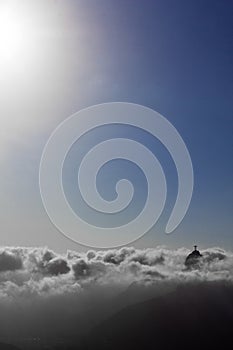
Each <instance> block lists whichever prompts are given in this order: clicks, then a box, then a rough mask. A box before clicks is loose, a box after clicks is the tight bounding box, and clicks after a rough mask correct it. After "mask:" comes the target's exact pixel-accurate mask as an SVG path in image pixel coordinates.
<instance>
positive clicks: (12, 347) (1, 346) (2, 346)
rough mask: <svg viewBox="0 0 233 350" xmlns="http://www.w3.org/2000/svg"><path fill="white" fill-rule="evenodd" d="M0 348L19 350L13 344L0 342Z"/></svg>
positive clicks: (1, 349)
mask: <svg viewBox="0 0 233 350" xmlns="http://www.w3.org/2000/svg"><path fill="white" fill-rule="evenodd" d="M0 350H20V349H19V348H17V347H16V346H14V345H10V344H5V343H0Z"/></svg>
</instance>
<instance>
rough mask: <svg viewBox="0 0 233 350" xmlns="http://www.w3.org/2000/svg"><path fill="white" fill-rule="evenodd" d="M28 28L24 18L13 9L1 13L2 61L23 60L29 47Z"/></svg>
mask: <svg viewBox="0 0 233 350" xmlns="http://www.w3.org/2000/svg"><path fill="white" fill-rule="evenodd" d="M28 39H29V38H28V33H27V28H26V27H25V25H24V22H23V18H20V16H18V15H17V13H16V11H12V10H11V8H7V7H5V8H3V9H1V13H0V54H1V60H4V61H7V62H9V61H10V62H12V61H17V60H18V59H20V58H22V56H23V55H24V54H25V50H26V48H27V45H28Z"/></svg>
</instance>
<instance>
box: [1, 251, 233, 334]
mask: <svg viewBox="0 0 233 350" xmlns="http://www.w3.org/2000/svg"><path fill="white" fill-rule="evenodd" d="M188 253H189V251H188V250H187V249H186V248H181V249H178V250H169V249H167V248H165V247H158V248H155V249H135V248H133V247H124V248H121V249H111V250H105V251H93V250H90V251H88V252H86V253H79V252H74V251H68V252H67V253H66V254H57V253H55V252H53V251H52V250H50V249H48V248H23V247H15V248H14V247H13V248H9V247H7V248H1V249H0V324H1V325H2V324H3V325H7V324H11V327H10V329H9V327H8V328H7V327H5V326H3V327H2V328H1V329H0V336H1V335H6V334H8V335H12V332H13V331H14V332H16V333H17V332H20V333H25V334H27V332H28V329H30V332H31V333H36V334H38V333H40V334H44V333H45V332H47V333H48V334H51V333H52V332H54V333H56V332H57V334H61V335H62V334H63V335H66V336H67V335H69V336H70V335H71V334H77V332H78V333H82V332H84V331H85V330H87V329H88V327H89V328H90V327H91V326H93V324H95V323H97V322H99V321H100V320H101V319H103V318H106V317H107V316H109V315H110V314H112V313H114V312H115V311H116V310H119V309H121V308H122V307H124V306H127V305H129V304H132V303H135V302H138V301H141V300H146V299H149V298H151V297H155V296H158V295H161V294H162V295H163V294H166V293H169V292H171V291H172V290H174V289H176V288H177V287H179V286H180V285H193V284H199V283H200V284H201V283H209V282H210V283H213V282H214V283H215V282H216V283H220V284H224V285H229V284H230V285H233V253H231V252H227V251H225V250H222V249H220V248H211V249H206V250H202V251H201V253H202V258H201V261H200V268H199V269H191V270H189V269H187V268H186V267H185V264H184V262H185V258H186V256H187V255H188ZM61 319H62V320H65V322H61V321H60V320H61ZM51 325H52V326H51ZM4 327H5V328H4ZM9 332H10V333H9ZM51 336H52V335H51Z"/></svg>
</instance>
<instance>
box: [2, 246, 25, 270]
mask: <svg viewBox="0 0 233 350" xmlns="http://www.w3.org/2000/svg"><path fill="white" fill-rule="evenodd" d="M22 267H23V262H22V259H21V257H20V256H19V255H18V254H17V252H15V251H9V250H1V251H0V272H3V271H15V270H20V269H22Z"/></svg>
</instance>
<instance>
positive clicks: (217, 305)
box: [78, 283, 233, 350]
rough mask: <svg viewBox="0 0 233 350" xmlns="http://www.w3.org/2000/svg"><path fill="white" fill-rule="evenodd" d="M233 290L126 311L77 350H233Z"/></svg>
mask: <svg viewBox="0 0 233 350" xmlns="http://www.w3.org/2000/svg"><path fill="white" fill-rule="evenodd" d="M232 324H233V286H232V285H226V284H222V283H202V284H199V285H198V284H196V285H195V284H194V285H188V286H183V287H178V288H177V289H176V290H175V291H174V292H171V293H169V294H167V295H163V296H159V297H157V298H154V299H151V300H148V301H146V302H142V303H138V304H135V305H131V306H129V307H126V308H125V309H123V310H122V311H120V312H118V313H117V314H115V315H114V316H112V317H110V318H109V319H107V320H106V321H104V322H103V323H102V324H100V325H99V326H97V327H95V329H93V330H92V331H91V332H90V334H89V336H88V337H87V339H86V340H85V343H84V344H83V346H82V347H78V349H82V350H83V349H85V350H90V349H93V348H94V349H98V350H99V349H101V350H107V349H111V350H121V349H122V350H124V349H125V350H130V349H134V350H136V349H160V348H161V349H184V348H185V349H212V348H215V347H216V346H218V347H219V348H222V349H223V348H224V349H230V348H231V347H229V346H230V345H229V344H231V343H232Z"/></svg>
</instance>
